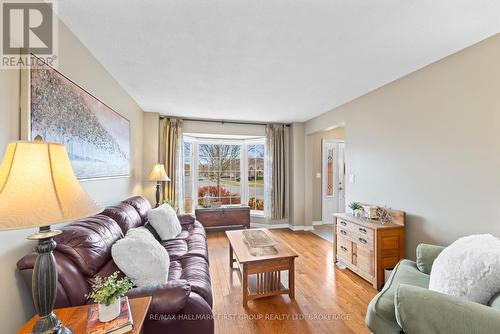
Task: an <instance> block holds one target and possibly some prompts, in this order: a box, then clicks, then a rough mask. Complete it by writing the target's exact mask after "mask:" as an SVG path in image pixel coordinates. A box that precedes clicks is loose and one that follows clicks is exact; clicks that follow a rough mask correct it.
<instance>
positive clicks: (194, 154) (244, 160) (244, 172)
mask: <svg viewBox="0 0 500 334" xmlns="http://www.w3.org/2000/svg"><path fill="white" fill-rule="evenodd" d="M185 142H190V143H191V166H190V168H191V169H190V174H191V178H192V182H191V194H192V199H191V200H192V202H191V210H192V212H194V210H195V209H196V206H197V205H198V179H199V174H198V169H199V168H198V145H200V144H209V145H210V144H212V145H240V146H241V149H240V196H241V203H246V204H248V200H249V182H248V146H249V145H256V144H258V145H263V146H264V157H265V156H266V154H267V147H266V138H265V137H257V138H249V139H239V138H238V139H236V138H217V137H216V135H214V137H212V138H209V137H207V138H205V137H203V138H200V137H196V136H191V135H186V134H185V135H184V136H183V140H182V145H184V143H185ZM182 158H183V163H182V165H183V166H184V155H183V157H182ZM266 170H267V169H266V159H265V158H264V210H250V215H251V216H255V217H265V215H266V210H267V206H266V205H265V202H266V198H265V197H266V196H265V194H266V192H267V184H266V182H265V180H266ZM183 173H184V170H183ZM183 201H185V198H184V199H183ZM226 206H229V207H230V206H239V204H229V205H226Z"/></svg>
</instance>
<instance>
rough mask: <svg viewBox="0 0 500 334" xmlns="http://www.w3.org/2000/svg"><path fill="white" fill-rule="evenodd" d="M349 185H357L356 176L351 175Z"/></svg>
mask: <svg viewBox="0 0 500 334" xmlns="http://www.w3.org/2000/svg"><path fill="white" fill-rule="evenodd" d="M349 183H351V184H354V183H356V175H354V174H349Z"/></svg>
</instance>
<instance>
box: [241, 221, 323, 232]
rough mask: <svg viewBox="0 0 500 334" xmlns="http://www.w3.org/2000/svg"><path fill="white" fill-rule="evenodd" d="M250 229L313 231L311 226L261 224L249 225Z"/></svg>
mask: <svg viewBox="0 0 500 334" xmlns="http://www.w3.org/2000/svg"><path fill="white" fill-rule="evenodd" d="M250 227H252V228H267V229H275V228H288V229H290V230H292V231H313V230H314V227H313V226H305V225H300V226H294V225H290V224H261V223H250Z"/></svg>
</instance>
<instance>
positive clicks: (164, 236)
mask: <svg viewBox="0 0 500 334" xmlns="http://www.w3.org/2000/svg"><path fill="white" fill-rule="evenodd" d="M148 221H149V223H150V224H151V226H153V228H154V229H155V230H156V232H157V233H158V235H159V236H160V238H161V240H169V239H173V238H175V237H176V236H177V235H179V233H181V231H182V227H181V223H180V222H179V218H177V213H175V211H174V209H172V207H171V206H170V205H169V204H163V205H160V206H159V207H157V208H156V209H152V210H149V211H148Z"/></svg>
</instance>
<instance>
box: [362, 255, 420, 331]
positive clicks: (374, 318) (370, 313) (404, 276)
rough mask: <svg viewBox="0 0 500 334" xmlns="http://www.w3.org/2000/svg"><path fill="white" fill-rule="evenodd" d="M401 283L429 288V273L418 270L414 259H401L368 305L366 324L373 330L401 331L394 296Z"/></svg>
mask: <svg viewBox="0 0 500 334" xmlns="http://www.w3.org/2000/svg"><path fill="white" fill-rule="evenodd" d="M400 284H409V285H414V286H418V287H421V288H428V286H429V275H427V274H424V273H422V272H421V271H420V270H418V268H417V264H416V263H415V262H413V261H410V260H401V261H400V262H399V263H398V264H397V266H396V268H394V270H393V272H392V274H391V276H390V277H389V280H388V282H387V283H386V284H385V285H384V287H383V289H382V291H380V292H379V293H378V294H377V295H376V296H375V297H374V298H373V299H372V301H371V302H370V304H369V305H368V310H367V313H366V324H367V326H368V328H370V329H371V330H372V331H373V332H375V333H399V332H400V331H401V328H400V327H399V325H398V323H397V321H396V314H395V307H394V296H395V295H396V292H397V288H398V286H399V285H400ZM381 326H383V328H381Z"/></svg>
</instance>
